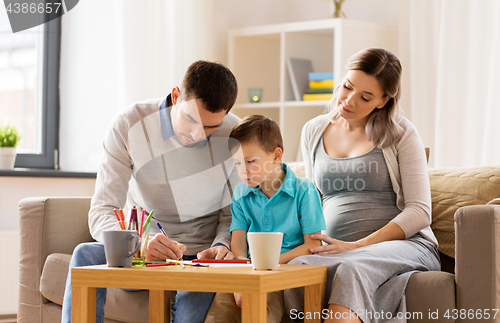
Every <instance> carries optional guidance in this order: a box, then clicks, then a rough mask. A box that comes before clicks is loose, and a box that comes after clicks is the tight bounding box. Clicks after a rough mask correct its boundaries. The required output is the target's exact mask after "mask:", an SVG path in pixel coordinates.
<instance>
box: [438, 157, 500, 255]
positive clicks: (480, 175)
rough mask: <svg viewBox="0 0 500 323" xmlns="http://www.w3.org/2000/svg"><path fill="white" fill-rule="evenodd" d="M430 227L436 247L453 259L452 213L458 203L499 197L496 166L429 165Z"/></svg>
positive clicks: (480, 202) (499, 171) (499, 176)
mask: <svg viewBox="0 0 500 323" xmlns="http://www.w3.org/2000/svg"><path fill="white" fill-rule="evenodd" d="M429 180H430V184H431V197H432V225H431V228H432V230H433V231H434V234H435V235H436V238H437V239H438V241H439V250H440V251H441V252H442V253H443V254H445V255H447V256H449V257H453V258H455V232H454V214H455V212H456V210H457V209H458V208H460V207H462V206H468V205H484V204H486V203H488V202H490V201H491V200H493V199H494V198H498V197H500V166H482V167H472V168H430V169H429Z"/></svg>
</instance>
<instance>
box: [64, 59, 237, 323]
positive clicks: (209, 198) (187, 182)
mask: <svg viewBox="0 0 500 323" xmlns="http://www.w3.org/2000/svg"><path fill="white" fill-rule="evenodd" d="M237 94H238V86H237V83H236V79H235V77H234V75H233V73H231V71H230V70H229V69H228V68H227V67H225V66H223V65H221V64H219V63H213V62H207V61H197V62H195V63H193V64H192V65H191V66H190V67H189V68H188V70H187V72H186V74H185V76H184V79H183V81H182V86H181V88H179V87H174V88H173V89H172V92H171V94H169V95H168V96H167V97H166V98H165V99H163V100H151V101H146V102H140V103H136V104H134V105H132V106H131V107H129V108H127V109H126V110H125V111H124V112H123V113H122V114H120V115H118V116H117V117H116V118H115V119H114V121H113V122H112V125H111V127H110V129H109V131H108V133H107V135H106V138H105V139H104V153H103V156H102V160H101V165H100V168H99V171H98V173H97V182H96V189H95V194H94V196H93V198H92V204H91V209H90V212H89V227H90V232H91V234H92V236H93V238H94V239H95V240H97V241H98V242H95V243H84V244H80V245H79V246H77V247H76V248H75V251H74V252H73V257H72V258H71V262H70V272H71V268H73V267H77V266H85V265H95V264H105V263H106V258H105V255H104V247H103V245H102V241H103V238H102V232H103V230H106V229H112V228H115V227H116V217H115V215H114V213H113V209H114V208H116V209H119V208H124V207H125V205H126V206H127V208H128V209H130V208H131V207H132V206H136V207H137V208H138V210H139V212H141V209H143V210H146V213H147V214H149V212H151V210H153V209H154V210H155V213H154V218H155V221H158V222H159V223H160V224H161V225H162V226H163V228H164V229H165V231H166V232H167V234H168V237H170V238H171V239H172V240H171V239H169V238H167V237H166V236H164V235H163V234H161V233H159V230H158V228H157V226H156V225H152V226H151V233H150V236H152V238H151V240H150V242H149V245H148V250H147V260H165V259H166V258H169V259H179V258H182V257H183V259H185V260H190V259H194V258H196V257H198V258H212V259H214V258H215V259H222V258H224V257H226V255H228V253H230V251H229V245H230V244H229V243H230V236H229V225H230V224H231V211H230V209H229V205H230V203H231V194H232V187H234V186H235V185H236V184H237V183H238V176H237V173H236V172H234V171H233V166H234V165H233V163H232V158H231V156H230V152H229V151H228V149H227V147H228V145H227V137H228V136H229V133H230V132H231V129H232V128H233V126H234V125H235V124H236V123H237V122H238V121H239V118H238V117H236V116H235V115H233V114H231V113H229V110H230V109H231V107H232V106H233V105H234V102H235V101H236V96H237ZM139 214H140V213H139ZM153 236H154V237H153ZM229 256H230V255H229ZM213 295H214V294H212V293H195V292H186V291H178V292H177V296H176V302H175V303H174V304H173V305H172V310H173V313H172V317H173V321H174V322H203V321H204V319H205V315H206V312H207V311H208V308H209V307H210V304H211V302H212V298H213ZM105 301H106V289H104V288H99V289H97V314H96V322H98V323H99V322H103V321H104V304H105ZM194 307H196V308H194ZM70 321H71V277H70V275H69V274H68V279H67V282H66V291H65V295H64V302H63V314H62V322H63V323H66V322H70Z"/></svg>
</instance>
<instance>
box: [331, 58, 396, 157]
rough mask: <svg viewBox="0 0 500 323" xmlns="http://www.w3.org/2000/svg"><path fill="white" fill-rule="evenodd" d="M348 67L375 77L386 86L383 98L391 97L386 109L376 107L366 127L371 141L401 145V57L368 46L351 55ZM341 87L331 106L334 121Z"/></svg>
mask: <svg viewBox="0 0 500 323" xmlns="http://www.w3.org/2000/svg"><path fill="white" fill-rule="evenodd" d="M346 70H347V71H349V70H359V71H363V72H365V73H366V74H368V75H372V76H374V77H375V78H376V79H377V80H378V81H379V82H380V85H381V86H382V90H383V91H384V96H383V97H384V98H387V97H389V100H388V101H387V103H386V104H385V106H384V107H383V108H382V109H374V110H373V111H372V112H371V113H370V115H369V116H368V121H367V122H366V128H365V129H366V135H367V136H368V140H370V142H372V143H374V144H377V143H378V146H379V147H380V148H386V147H390V146H393V145H395V144H397V142H398V141H399V140H400V139H401V137H402V136H403V129H402V128H401V126H399V124H398V123H397V119H398V116H399V114H398V113H399V104H398V102H399V98H400V97H401V72H402V68H401V63H400V62H399V59H398V58H397V57H396V55H394V54H392V53H391V52H389V51H386V50H385V49H382V48H366V49H363V50H361V51H359V52H358V53H356V54H354V55H352V56H351V57H350V58H349V60H348V61H347V64H346ZM339 86H342V84H340V85H339ZM338 88H339V87H338V86H337V89H336V90H335V92H334V94H333V97H332V99H331V101H330V103H329V106H328V109H329V111H330V114H331V118H332V119H333V120H337V119H338V118H339V116H340V114H339V109H338V106H337V105H336V104H334V102H335V101H336V100H337V94H338Z"/></svg>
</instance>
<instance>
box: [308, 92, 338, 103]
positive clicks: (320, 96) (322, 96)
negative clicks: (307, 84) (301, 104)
mask: <svg viewBox="0 0 500 323" xmlns="http://www.w3.org/2000/svg"><path fill="white" fill-rule="evenodd" d="M331 98H332V93H318V94H304V101H314V100H330V99H331Z"/></svg>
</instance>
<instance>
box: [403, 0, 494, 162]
mask: <svg viewBox="0 0 500 323" xmlns="http://www.w3.org/2000/svg"><path fill="white" fill-rule="evenodd" d="M400 21H401V22H400V24H401V26H400V27H401V28H400V30H402V31H403V33H404V35H401V36H400V40H402V44H400V48H401V47H403V48H404V47H405V46H407V48H406V49H405V53H406V54H407V55H408V56H409V57H406V66H403V69H404V73H408V74H407V75H406V76H405V79H404V80H405V81H406V82H407V83H406V84H405V87H406V90H408V89H409V90H410V91H409V92H410V93H409V102H410V106H411V108H410V111H409V112H410V113H409V115H410V118H411V120H412V121H413V123H414V124H415V125H416V126H417V128H418V130H419V132H420V134H421V136H422V139H423V141H424V144H425V146H427V147H430V148H431V161H430V165H431V166H435V167H468V166H478V165H487V164H500V144H499V143H500V100H499V99H500V97H499V95H500V1H498V0H481V1H477V0H405V1H404V2H403V3H402V9H401V20H400ZM403 63H405V62H403ZM408 63H409V64H408ZM408 65H409V66H408ZM403 94H404V93H403ZM404 95H405V94H404Z"/></svg>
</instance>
